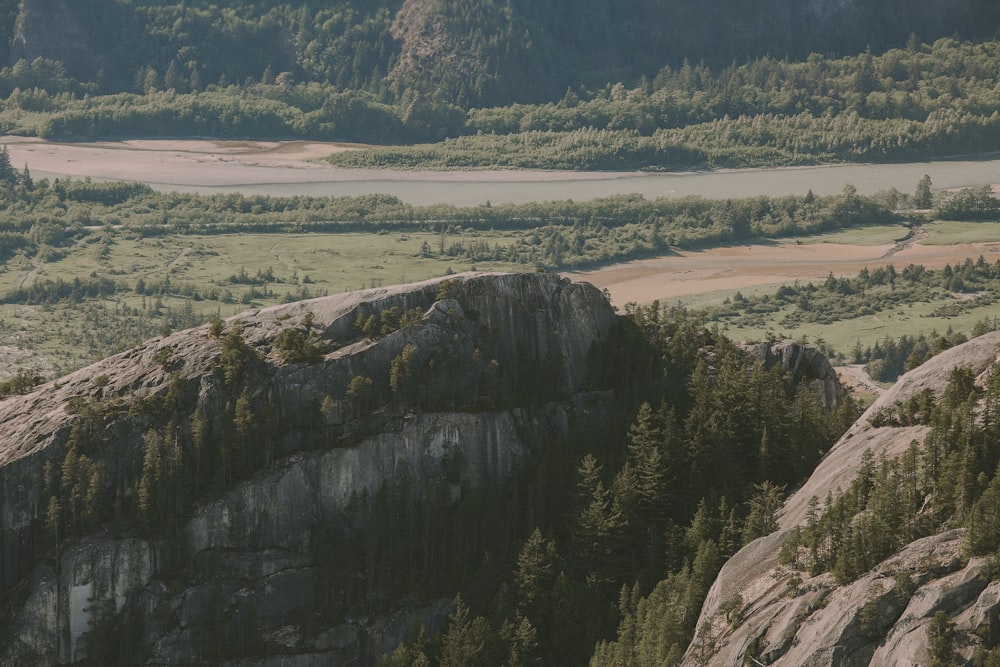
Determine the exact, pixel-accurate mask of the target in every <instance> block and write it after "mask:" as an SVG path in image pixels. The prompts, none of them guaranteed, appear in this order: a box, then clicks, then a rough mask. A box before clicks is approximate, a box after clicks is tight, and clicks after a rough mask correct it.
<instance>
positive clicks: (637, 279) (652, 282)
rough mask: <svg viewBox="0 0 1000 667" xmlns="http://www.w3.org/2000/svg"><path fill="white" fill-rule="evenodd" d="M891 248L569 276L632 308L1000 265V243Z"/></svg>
mask: <svg viewBox="0 0 1000 667" xmlns="http://www.w3.org/2000/svg"><path fill="white" fill-rule="evenodd" d="M891 249H893V246H891V245H880V246H860V245H847V244H833V243H816V244H803V245H797V244H781V245H751V246H731V247H725V248H712V249H710V250H703V251H698V252H682V253H679V254H677V255H671V256H667V257H657V258H655V259H644V260H637V261H633V262H626V263H623V264H615V265H612V266H608V267H605V268H601V269H596V270H593V271H575V272H572V273H570V274H568V275H569V276H570V277H572V278H573V279H575V280H584V281H587V282H589V283H592V284H593V285H595V286H596V287H598V288H600V289H607V290H608V291H609V292H610V293H611V300H612V302H613V303H614V304H615V305H617V306H622V305H624V304H626V303H629V302H636V303H649V302H651V301H654V300H656V299H659V300H661V301H666V300H670V299H678V298H681V297H685V296H690V295H693V294H703V293H707V292H713V291H717V290H736V289H745V288H748V287H753V286H760V285H771V284H775V283H782V282H792V281H794V280H802V281H810V280H811V281H816V280H823V279H825V278H826V277H827V276H828V275H829V274H831V273H832V274H833V275H834V276H837V277H845V276H854V275H857V273H858V272H859V271H861V269H863V268H865V267H868V268H869V269H875V268H877V267H880V266H887V265H889V264H892V265H893V266H895V267H896V269H897V270H901V269H902V268H903V267H905V266H907V265H908V264H923V265H924V266H926V267H927V268H929V269H940V268H942V267H943V266H944V265H945V264H956V263H961V262H963V261H965V259H966V258H967V257H971V258H973V259H975V258H977V257H979V255H982V256H983V257H984V258H985V259H986V261H988V262H990V263H993V262H995V261H997V260H998V259H1000V243H964V244H958V245H950V246H932V245H919V244H912V245H909V246H907V247H905V248H903V249H902V250H899V251H898V252H894V253H892V254H889V251H890V250H891Z"/></svg>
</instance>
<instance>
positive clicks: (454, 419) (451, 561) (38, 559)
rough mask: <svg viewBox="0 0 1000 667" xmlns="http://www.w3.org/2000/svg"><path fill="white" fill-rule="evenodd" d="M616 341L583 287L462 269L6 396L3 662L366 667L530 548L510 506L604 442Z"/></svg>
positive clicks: (261, 315) (186, 338)
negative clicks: (607, 379) (463, 589)
mask: <svg viewBox="0 0 1000 667" xmlns="http://www.w3.org/2000/svg"><path fill="white" fill-rule="evenodd" d="M614 322H615V315H614V313H613V311H612V309H611V307H610V305H609V304H608V303H607V301H606V300H605V299H604V298H603V296H602V295H601V294H600V292H598V291H597V290H596V289H594V288H593V287H591V286H589V285H578V284H570V283H569V282H568V281H564V280H561V279H559V278H558V277H556V276H553V275H550V274H527V275H460V276H456V277H454V278H451V279H438V280H433V281H427V282H424V283H418V284H414V285H407V286H402V287H397V288H386V289H377V290H367V291H363V292H353V293H348V294H344V295H338V296H333V297H325V298H322V299H316V300H312V301H307V302H300V303H295V304H289V305H286V306H279V307H274V308H269V309H265V310H261V311H258V312H253V313H246V314H244V315H242V316H237V317H235V318H231V319H230V320H228V321H227V322H226V323H224V324H223V323H222V322H221V321H218V322H217V323H215V324H214V325H212V326H203V327H200V328H198V329H193V330H188V331H183V332H178V333H176V334H172V335H170V336H167V337H165V338H160V339H155V340H153V341H150V342H148V343H146V344H144V345H142V346H140V347H138V348H136V349H134V350H132V351H129V352H126V353H124V354H121V355H117V356H115V357H111V358H109V359H107V360H105V361H103V362H100V363H98V364H96V365H94V366H91V367H89V368H86V369H82V370H80V371H78V372H76V373H73V374H71V375H69V376H67V377H65V378H62V379H60V380H58V381H56V382H52V383H48V384H47V385H44V386H42V387H40V388H38V389H37V390H35V391H33V392H31V393H29V394H27V395H24V396H17V397H12V398H10V399H8V400H6V401H4V402H2V403H0V432H2V433H3V436H2V438H0V441H2V442H3V445H2V447H0V507H2V516H0V522H2V523H0V528H2V530H0V574H2V578H0V591H2V592H3V595H2V598H3V599H4V600H5V601H6V602H7V604H6V605H4V607H3V608H2V609H0V662H3V663H4V664H19V663H22V662H32V664H63V663H66V662H70V661H74V660H82V659H83V658H84V657H86V658H87V659H88V660H90V661H91V663H92V664H118V663H134V662H143V661H145V660H146V659H150V660H153V661H157V662H164V663H178V662H181V663H191V662H199V661H207V662H211V663H216V664H218V663H221V662H225V661H226V660H233V661H236V662H244V661H246V660H250V659H257V658H260V659H265V658H267V657H268V656H273V658H272V659H273V660H277V661H280V660H282V659H288V660H293V661H295V662H294V664H358V663H361V664H372V663H373V662H374V660H375V659H376V658H377V657H378V656H379V655H381V654H382V653H384V652H386V651H389V650H391V648H392V647H393V646H395V645H396V644H397V643H398V642H400V641H401V640H402V639H403V638H404V637H405V636H406V633H407V632H408V631H409V629H410V628H411V627H412V625H413V624H414V623H417V622H420V623H422V624H424V625H425V626H426V627H428V628H430V629H431V630H433V629H434V628H435V627H438V626H439V625H440V623H441V622H442V621H443V620H444V617H445V615H446V614H447V612H448V609H449V605H447V604H442V603H440V602H437V601H435V598H434V596H435V595H436V594H437V595H441V594H442V593H444V594H445V595H446V596H449V597H450V595H452V591H453V590H454V589H455V586H456V584H457V582H461V581H463V580H468V579H469V578H470V577H473V576H474V575H477V574H479V573H480V571H481V570H480V568H483V567H486V566H487V565H488V559H487V561H485V562H484V560H483V559H484V554H489V553H493V554H494V555H495V556H497V557H499V556H501V555H503V554H504V550H505V549H508V550H509V549H511V548H514V547H515V544H516V541H517V540H516V539H515V538H514V537H513V536H512V534H514V533H516V530H517V529H516V525H517V524H516V522H512V521H511V518H510V516H511V515H509V514H508V512H514V516H516V513H517V512H520V511H523V508H521V507H520V506H519V505H518V503H516V502H514V503H511V502H509V501H508V500H507V499H508V495H507V492H508V491H511V493H513V491H512V489H513V488H517V487H518V484H519V481H518V480H520V479H522V478H523V477H524V476H525V475H526V474H528V473H530V472H531V471H532V470H533V469H534V468H536V467H537V466H538V465H539V464H540V462H542V461H544V460H545V459H546V458H547V457H549V456H550V453H551V450H552V449H553V447H554V446H555V444H554V443H558V442H561V441H563V440H564V439H566V438H567V437H569V436H571V435H572V434H573V433H578V432H586V433H599V432H600V430H601V428H602V427H601V424H602V422H603V421H605V420H606V419H607V417H608V412H609V410H610V405H609V400H608V399H609V397H608V395H607V392H600V391H593V390H588V388H587V384H588V383H589V382H590V381H591V380H592V378H591V375H590V373H589V372H588V370H587V369H588V357H589V356H590V355H591V354H592V353H593V351H594V350H595V349H597V348H599V347H600V346H601V345H602V344H603V343H604V342H605V341H606V340H607V337H608V335H609V332H610V330H611V328H612V325H613V324H614ZM595 389H596V387H595ZM484 494H485V495H484ZM492 494H497V495H496V498H497V499H503V502H502V503H499V502H498V501H497V500H492V501H491V500H490V498H491V497H493V496H492ZM459 501H461V502H459ZM483 521H490V522H491V523H490V525H491V526H493V527H494V528H495V530H490V531H485V532H484V531H482V530H480V526H481V525H482V523H481V522H483ZM500 528H503V529H500ZM404 537H405V538H406V539H405V540H404V539H403V538H404ZM418 599H419V600H424V602H421V603H419V604H418V603H416V602H415V600H418ZM405 600H409V602H406V601H405ZM281 656H285V658H282V657H281ZM265 664H272V663H265ZM273 664H277V663H273ZM282 664H287V663H282Z"/></svg>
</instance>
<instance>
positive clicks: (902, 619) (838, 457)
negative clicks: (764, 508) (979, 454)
mask: <svg viewBox="0 0 1000 667" xmlns="http://www.w3.org/2000/svg"><path fill="white" fill-rule="evenodd" d="M998 345H1000V333H990V334H986V335H985V336H982V337H980V338H976V339H974V340H972V341H970V342H968V343H965V344H963V345H961V346H958V347H956V348H953V349H951V350H948V351H946V352H943V353H942V354H940V355H938V356H936V357H934V358H933V359H931V360H930V361H928V362H927V363H925V364H924V365H922V366H920V367H919V368H917V369H915V370H913V371H910V372H909V373H907V374H906V375H904V376H903V377H902V378H900V380H899V381H898V382H897V383H896V384H895V385H894V386H893V387H892V389H891V390H889V391H888V392H886V393H885V394H884V395H883V396H881V397H880V398H879V399H878V400H877V401H876V402H875V403H874V404H873V405H872V406H871V407H870V408H869V409H868V410H867V411H866V413H865V414H864V415H863V416H862V417H861V418H860V419H859V420H858V421H857V423H856V424H855V425H854V426H853V427H852V428H851V429H849V430H848V432H847V433H845V434H844V436H843V437H842V438H841V439H840V441H839V442H838V443H837V444H836V445H835V446H834V447H833V448H832V449H831V450H830V452H829V453H828V454H827V455H826V456H825V457H824V459H823V460H822V461H821V463H820V464H819V466H817V468H816V470H815V472H814V473H813V474H812V475H811V476H810V478H809V480H808V481H807V482H806V483H805V484H804V485H803V486H802V488H800V489H799V490H797V491H796V492H795V493H794V495H792V496H791V497H790V498H789V499H788V501H787V502H786V503H785V506H784V508H783V510H782V511H781V514H780V519H779V522H780V529H779V530H778V531H777V532H775V533H772V534H771V535H768V536H766V537H763V538H760V539H758V540H756V541H754V542H751V543H750V544H748V545H747V546H746V547H744V548H743V549H742V550H741V551H739V552H738V553H737V554H736V555H735V556H733V557H732V558H731V559H730V560H729V561H728V562H727V563H726V564H725V565H724V566H723V568H722V570H721V572H720V573H719V575H718V577H717V578H716V580H715V583H714V584H713V586H712V589H711V590H710V592H709V595H708V598H707V599H706V601H705V604H704V606H703V608H702V611H701V617H700V619H699V628H700V630H699V635H698V636H697V637H696V638H695V640H694V642H693V643H692V645H691V646H690V647H689V649H688V651H687V654H686V656H685V660H684V664H686V665H699V664H762V665H795V666H800V665H816V666H818V665H838V666H843V667H854V666H861V665H866V666H867V665H873V666H874V665H917V664H928V661H929V660H930V658H931V641H932V639H931V638H932V632H931V626H932V624H933V623H934V622H935V616H936V615H937V614H939V613H941V612H943V613H944V614H945V615H946V618H947V620H948V622H949V623H952V624H953V627H954V630H955V632H956V639H955V640H954V645H955V649H954V650H955V651H956V656H957V659H960V660H963V661H966V662H963V663H962V664H971V659H972V657H973V655H974V653H975V651H976V649H977V648H979V647H984V646H987V647H988V646H993V645H994V644H995V639H996V634H995V633H996V632H997V628H1000V624H998V618H1000V594H998V591H1000V584H998V582H997V581H995V577H994V565H993V563H992V560H991V559H990V558H984V557H977V558H971V559H969V558H968V556H967V551H966V531H965V529H962V528H959V529H953V530H948V531H945V532H942V533H939V534H936V535H931V536H928V537H924V538H921V539H919V540H917V541H914V542H912V543H911V544H909V545H907V546H905V547H904V548H902V549H901V550H899V551H898V552H897V553H895V554H893V555H892V556H890V557H889V558H887V559H885V560H884V561H883V562H882V563H880V564H879V565H877V566H876V567H875V568H873V569H872V570H871V571H869V572H868V573H867V574H864V575H862V576H861V577H859V578H858V579H856V580H854V581H852V582H850V583H849V584H847V585H839V584H838V582H837V581H836V580H835V578H834V576H833V575H832V574H830V573H828V572H825V573H820V574H817V575H815V576H810V575H809V574H808V573H805V572H803V571H802V570H801V569H799V568H795V567H792V566H790V565H789V564H787V563H786V562H785V561H784V560H783V558H782V550H783V547H784V545H785V544H786V543H787V542H788V541H789V539H790V538H791V537H792V535H793V531H795V530H796V529H797V528H800V527H803V526H805V525H806V522H807V520H808V517H809V513H810V500H811V499H813V498H819V499H822V498H824V497H827V495H828V494H836V493H839V492H840V491H842V490H846V489H847V488H849V486H850V484H851V482H852V480H853V479H854V478H855V477H856V476H857V475H858V472H859V470H860V466H861V465H862V462H863V460H864V452H865V451H866V450H867V451H870V452H871V454H872V455H873V456H874V457H876V458H877V457H881V456H885V457H894V456H899V455H901V454H902V453H903V452H904V451H906V450H907V448H908V447H909V446H910V443H911V442H914V441H916V442H921V441H923V439H924V437H925V436H926V435H927V433H928V432H929V430H930V428H929V427H928V426H924V425H905V424H898V423H891V422H890V423H882V422H880V421H879V420H878V419H877V418H876V415H878V414H879V413H880V411H885V410H888V409H891V408H892V407H893V406H898V405H900V404H902V403H904V402H906V401H907V400H908V399H910V398H911V397H914V396H917V395H918V394H920V393H921V392H923V391H925V390H927V389H929V390H931V391H932V392H934V394H935V395H936V396H938V397H940V396H941V394H942V393H943V392H944V388H945V386H946V384H947V383H948V379H949V376H950V375H951V373H952V371H953V370H954V369H956V368H969V369H971V371H972V373H973V374H974V375H975V377H976V382H977V384H979V385H980V386H982V385H984V384H985V383H986V382H987V381H988V378H989V376H990V373H992V372H993V371H992V367H993V365H994V364H995V363H996V362H997V360H998V351H997V350H998ZM873 422H874V423H873ZM939 618H942V617H939Z"/></svg>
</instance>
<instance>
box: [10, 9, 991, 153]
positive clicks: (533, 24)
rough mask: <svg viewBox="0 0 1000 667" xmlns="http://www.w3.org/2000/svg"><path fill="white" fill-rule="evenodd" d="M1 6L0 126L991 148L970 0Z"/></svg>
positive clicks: (812, 148)
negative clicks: (5, 40) (906, 0)
mask: <svg viewBox="0 0 1000 667" xmlns="http://www.w3.org/2000/svg"><path fill="white" fill-rule="evenodd" d="M5 7H6V11H5V12H0V34H7V35H9V36H10V42H9V49H8V53H7V58H6V62H7V67H5V68H3V69H0V97H3V101H2V103H0V124H2V127H3V128H4V129H5V131H7V132H11V133H17V134H36V135H39V136H44V137H46V138H50V139H61V140H66V139H68V140H74V139H83V138H108V137H116V138H120V137H123V136H173V137H176V136H192V135H197V136H204V135H207V136H215V137H245V136H253V137H258V138H260V137H270V138H292V137H296V138H311V139H324V140H331V139H333V140H351V141H366V142H375V143H400V142H402V143H408V142H417V141H421V142H422V141H436V140H440V139H443V138H446V137H458V136H461V135H469V136H468V137H467V138H466V139H465V140H464V141H458V142H454V143H451V144H447V145H444V146H443V147H438V148H435V149H434V150H433V151H432V152H431V153H430V154H423V153H420V152H417V153H405V154H400V153H388V154H374V155H369V154H363V155H362V156H361V157H354V158H344V159H346V160H351V161H352V162H351V163H356V164H365V165H382V164H386V163H392V164H413V163H415V162H416V163H419V164H421V165H430V166H438V167H440V166H444V167H467V166H478V165H484V164H489V165H501V166H518V167H525V166H540V167H545V168H584V169H609V168H626V169H634V168H641V169H678V168H689V167H692V166H698V167H702V166H708V167H717V166H753V165H761V164H801V163H807V162H817V161H830V160H889V159H897V160H898V159H913V158H924V157H927V156H935V155H942V154H953V153H955V152H961V151H981V150H988V149H995V148H996V145H995V144H996V143H997V139H996V136H997V127H996V126H997V123H998V121H997V119H996V118H995V117H993V116H992V113H993V111H994V110H995V109H996V108H997V103H996V99H995V98H996V91H994V90H993V88H992V86H989V85H987V82H989V81H992V80H995V79H996V68H997V65H996V63H997V57H996V54H995V51H996V45H995V43H993V42H990V41H988V40H989V39H991V38H992V36H993V33H994V31H995V30H996V28H997V26H1000V8H998V7H996V6H995V5H994V4H993V3H990V2H985V1H982V0H961V1H959V2H952V3H948V4H947V5H945V4H944V3H940V2H935V1H934V0H922V1H921V2H918V3H914V4H911V5H909V6H907V7H906V8H905V10H902V9H900V8H897V7H895V5H893V4H892V3H891V2H889V1H888V0H885V1H883V2H878V3H854V2H845V3H840V4H837V5H836V6H822V7H821V6H819V5H801V4H800V3H789V2H786V1H785V0H766V1H765V0H761V1H760V2H755V3H751V4H746V3H727V4H726V5H725V6H724V7H722V8H720V7H717V6H713V7H711V8H706V7H704V6H702V5H700V4H697V3H694V2H673V3H667V2H653V1H652V0H644V1H639V0H633V2H630V3H628V4H627V6H621V5H613V4H612V3H609V2H605V1H604V0H588V1H587V2H582V3H573V4H572V5H571V6H569V5H566V6H564V5H563V3H559V2H556V1H555V0H548V1H547V2H531V3H529V2H523V1H515V0H511V1H509V2H506V3H500V2H493V1H487V0H477V1H476V2H462V3H460V2H451V1H444V0H441V1H439V2H431V1H430V0H407V1H406V2H400V1H399V0H396V1H392V2H378V3H354V2H344V3H338V4H337V5H336V6H334V7H328V6H323V5H321V4H319V3H300V4H291V3H277V2H258V3H252V4H246V3H240V4H239V5H225V4H222V5H221V6H220V5H218V4H207V3H201V2H184V3H178V4H170V3H166V2H162V3H158V2H142V1H137V2H129V3H126V2H122V1H121V0H88V1H87V2H72V3H71V2H67V1H66V0H24V1H23V2H20V3H13V2H7V3H6V4H5ZM719 35H725V39H717V37H718V36H719ZM944 36H947V37H944ZM981 40H987V41H981ZM859 54H860V55H859ZM479 135H483V136H479Z"/></svg>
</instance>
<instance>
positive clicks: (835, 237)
mask: <svg viewBox="0 0 1000 667" xmlns="http://www.w3.org/2000/svg"><path fill="white" fill-rule="evenodd" d="M909 231H910V230H909V228H908V227H906V226H905V225H872V226H871V227H856V228H854V229H846V230H839V231H836V232H830V233H828V234H814V235H812V236H803V237H802V238H800V239H798V241H799V242H800V243H848V244H851V245H863V246H879V245H891V244H893V243H896V242H897V241H899V240H901V239H903V238H904V237H905V236H906V235H907V234H908V233H909Z"/></svg>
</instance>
